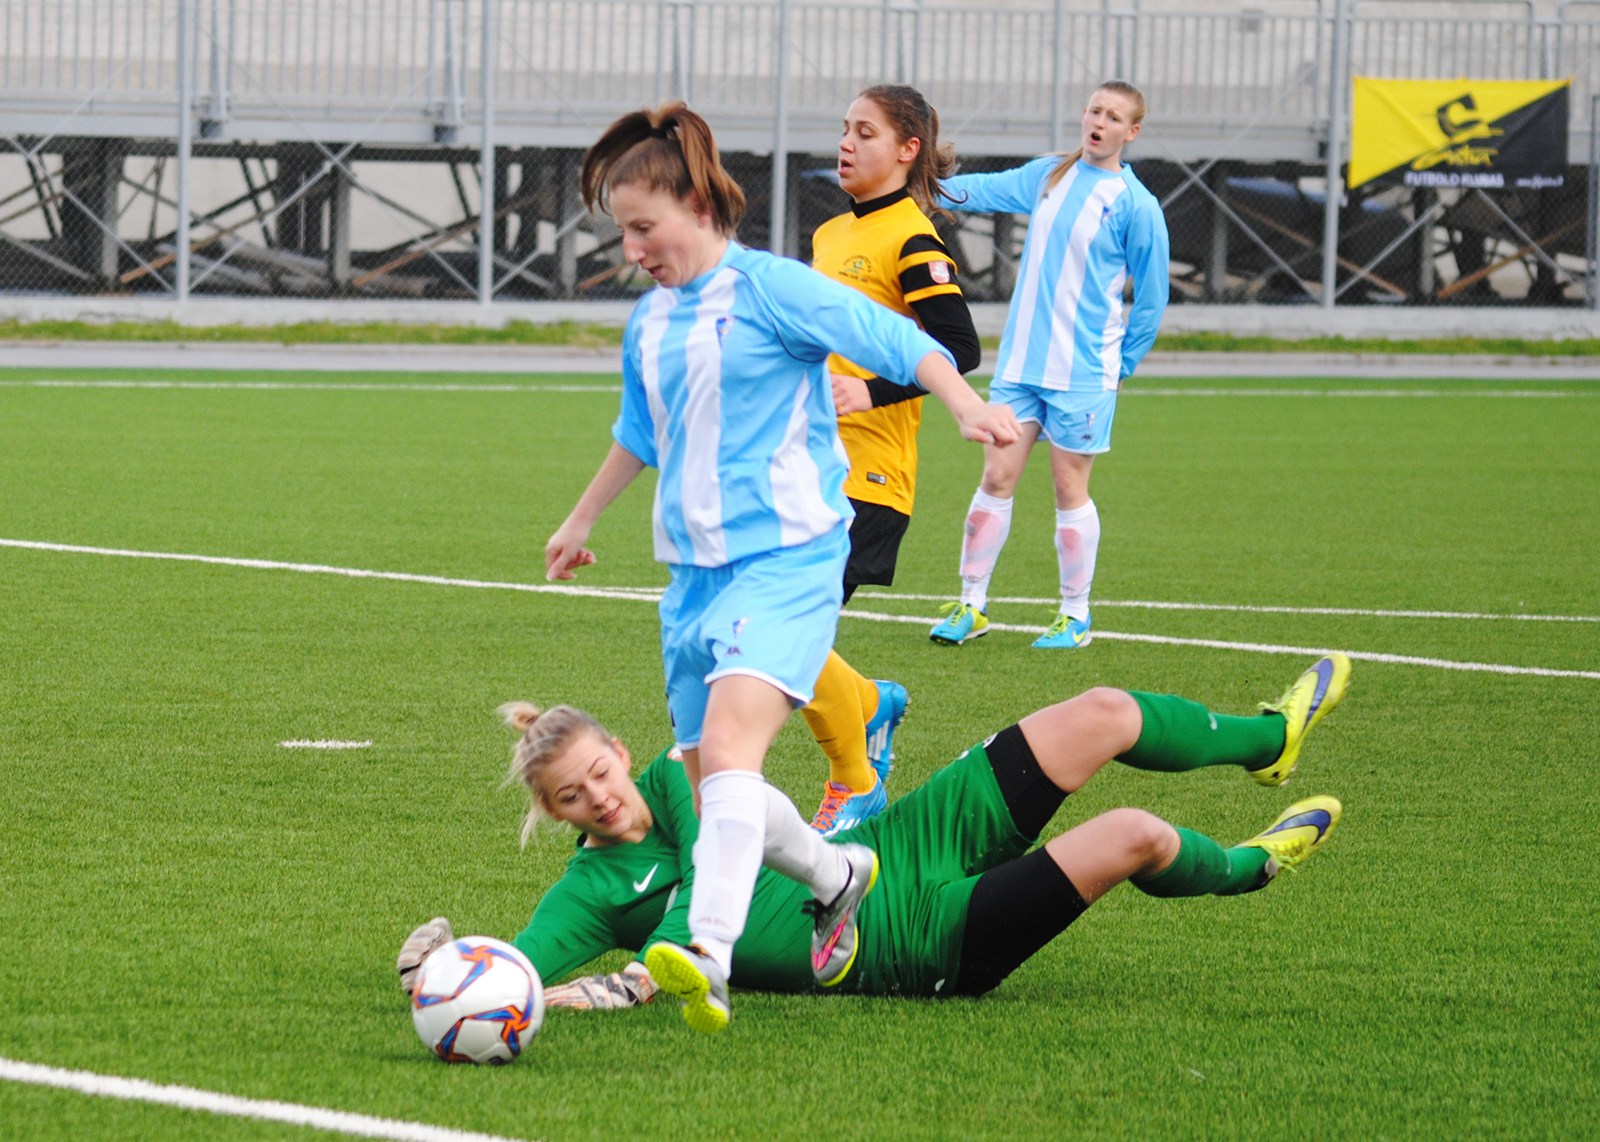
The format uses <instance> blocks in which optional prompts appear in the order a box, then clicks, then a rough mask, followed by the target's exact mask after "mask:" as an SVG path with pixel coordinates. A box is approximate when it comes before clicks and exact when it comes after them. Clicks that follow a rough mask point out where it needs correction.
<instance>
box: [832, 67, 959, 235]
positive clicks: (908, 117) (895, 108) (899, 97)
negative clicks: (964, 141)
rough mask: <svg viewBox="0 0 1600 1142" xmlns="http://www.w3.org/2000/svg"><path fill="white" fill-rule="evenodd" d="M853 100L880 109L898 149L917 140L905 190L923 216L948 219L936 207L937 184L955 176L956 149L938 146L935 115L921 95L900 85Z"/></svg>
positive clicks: (886, 86) (871, 90)
mask: <svg viewBox="0 0 1600 1142" xmlns="http://www.w3.org/2000/svg"><path fill="white" fill-rule="evenodd" d="M856 98H857V99H870V100H872V101H873V102H874V103H876V104H877V105H878V106H879V107H880V108H882V109H883V113H884V114H885V115H886V116H888V119H889V125H890V126H891V127H893V128H894V137H895V141H896V142H897V143H899V144H900V145H901V146H904V145H905V144H906V143H909V142H910V141H911V140H912V139H919V140H921V142H922V146H921V148H920V149H919V150H918V151H917V157H916V158H915V159H913V160H912V161H911V170H910V171H909V172H908V173H907V174H906V190H907V192H908V193H910V195H911V200H912V201H913V202H915V203H916V204H917V205H918V206H920V207H921V208H922V212H923V213H924V214H927V215H932V214H934V213H935V212H937V213H939V214H943V215H944V216H945V217H946V218H949V217H952V215H951V214H950V212H949V211H948V210H946V209H945V208H944V207H942V206H940V205H939V180H940V179H942V178H949V177H950V176H951V175H953V174H955V173H956V148H955V145H954V144H953V143H945V144H944V145H942V146H941V145H940V143H939V113H938V112H937V111H935V110H934V109H933V107H932V105H931V104H929V103H928V101H927V100H926V99H924V98H923V97H922V92H920V91H918V90H917V89H916V88H915V87H905V86H903V85H900V84H894V83H881V84H879V85H877V86H876V87H869V88H867V89H866V90H865V91H863V92H862V93H861V94H860V95H858V96H856Z"/></svg>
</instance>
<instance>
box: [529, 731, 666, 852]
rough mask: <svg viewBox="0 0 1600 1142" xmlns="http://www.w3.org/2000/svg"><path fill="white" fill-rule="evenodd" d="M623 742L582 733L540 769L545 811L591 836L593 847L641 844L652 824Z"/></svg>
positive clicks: (540, 793)
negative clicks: (633, 776) (636, 784)
mask: <svg viewBox="0 0 1600 1142" xmlns="http://www.w3.org/2000/svg"><path fill="white" fill-rule="evenodd" d="M629 764H630V759H629V757H628V751H627V749H626V748H625V747H624V746H623V744H622V743H621V742H620V741H618V740H616V739H615V738H613V739H612V740H611V741H603V740H601V739H600V738H599V737H598V736H596V735H595V734H593V733H588V732H585V733H580V734H578V735H577V737H575V738H574V739H573V741H572V744H571V745H569V746H568V747H567V748H566V749H564V750H563V751H562V752H561V753H560V754H558V755H557V756H556V757H555V758H553V759H552V760H551V761H550V762H549V763H548V764H546V765H545V766H544V768H543V769H542V770H541V771H540V773H539V797H540V800H541V801H542V802H543V803H544V809H545V812H547V813H549V814H550V816H552V817H554V818H555V819H556V820H558V821H565V822H566V823H567V824H569V825H571V826H573V827H574V828H575V829H577V830H578V831H579V832H582V833H584V834H585V835H586V836H588V838H589V844H591V845H615V844H620V843H623V842H633V843H635V844H637V843H638V842H639V841H642V840H644V838H645V834H647V833H648V832H649V831H650V826H651V824H652V823H653V821H652V819H651V816H650V807H649V806H648V805H646V804H645V800H644V797H643V796H641V795H640V793H639V790H638V787H637V786H635V785H634V783H633V778H632V777H630V776H628V767H629Z"/></svg>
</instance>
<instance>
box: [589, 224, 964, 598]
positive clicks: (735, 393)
mask: <svg viewBox="0 0 1600 1142" xmlns="http://www.w3.org/2000/svg"><path fill="white" fill-rule="evenodd" d="M830 353H839V354H840V355H842V356H844V357H846V358H848V359H849V360H851V361H855V362H857V363H859V364H861V365H863V366H865V367H866V368H868V369H871V370H872V371H873V372H875V373H877V374H878V375H879V376H882V377H887V378H888V379H890V380H893V381H897V382H899V383H901V384H909V383H911V382H912V381H913V380H914V379H915V377H916V370H917V366H918V365H919V364H920V363H921V362H922V359H923V358H924V357H926V356H927V355H928V354H929V353H939V354H941V355H943V356H944V357H945V358H946V359H947V360H950V362H951V365H952V366H953V365H954V364H955V361H954V359H952V358H951V357H950V353H949V351H948V350H946V349H945V348H944V347H943V346H941V345H940V344H939V343H938V342H937V341H935V340H934V339H933V338H932V337H929V336H928V335H927V334H926V333H924V332H922V330H920V329H918V328H917V326H916V323H915V322H913V321H910V320H909V319H907V318H904V317H901V316H900V315H899V314H897V313H894V312H892V311H890V310H888V309H885V308H884V307H883V306H881V305H878V304H877V303H876V302H873V301H871V300H869V299H868V298H867V297H866V296H865V295H863V294H860V293H857V292H856V291H855V290H853V289H851V288H850V287H848V286H845V285H841V284H840V283H838V282H836V281H833V280H832V279H830V278H827V277H825V276H823V275H822V274H820V273H818V272H817V271H815V270H813V269H811V268H810V267H809V266H806V265H803V264H802V263H800V262H797V261H794V260H792V259H789V258H780V257H777V256H776V255H773V254H769V253H767V252H765V251H763V250H747V249H745V248H744V247H742V246H740V245H739V244H738V243H736V242H730V243H728V251H727V253H726V254H725V255H724V256H723V258H722V260H721V261H719V262H718V263H717V265H716V266H715V267H714V268H713V269H711V270H708V271H707V272H706V273H704V274H701V275H700V276H699V277H697V278H695V279H694V280H693V281H691V282H689V283H687V284H686V285H683V286H679V287H678V288H676V289H668V288H666V287H664V286H658V287H657V288H655V289H653V290H651V291H650V292H649V293H647V294H645V295H644V297H643V298H641V299H640V300H639V304H638V305H637V306H636V307H635V308H634V311H633V316H632V317H631V318H629V320H628V328H627V331H626V333H625V334H624V335H623V341H622V413H621V415H620V416H619V417H618V418H617V422H616V425H615V426H614V427H613V428H612V436H613V437H614V438H615V439H616V441H617V443H618V444H620V445H622V447H624V448H626V449H627V450H628V451H629V452H631V453H633V455H635V456H637V457H638V458H639V459H640V460H642V461H644V462H645V463H646V464H648V465H650V466H651V467H654V468H656V469H659V472H660V474H659V476H658V477H657V479H656V495H655V510H654V523H655V551H656V559H657V560H659V561H660V562H662V563H687V564H693V565H694V566H697V567H721V566H723V565H724V564H727V563H732V562H734V561H735V560H738V559H743V558H746V557H747V556H751V555H757V554H760V553H762V552H767V551H774V550H777V549H778V548H783V547H797V546H799V545H800V544H803V543H808V542H810V541H811V540H813V539H816V538H818V537H819V536H822V535H825V534H827V533H828V532H829V531H831V530H832V529H833V528H835V527H837V526H838V525H839V524H840V522H842V521H844V520H848V519H851V518H853V516H854V514H855V513H854V512H853V511H852V509H851V507H850V501H849V500H848V499H847V498H846V497H845V494H844V491H843V485H844V478H845V474H846V472H847V471H848V470H849V461H848V459H847V458H846V456H845V451H844V447H843V445H841V444H840V443H839V426H838V418H837V415H836V414H835V412H834V407H833V387H832V385H831V384H830V382H829V380H828V365H827V362H828V355H829V354H830Z"/></svg>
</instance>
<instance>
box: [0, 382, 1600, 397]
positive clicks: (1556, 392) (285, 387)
mask: <svg viewBox="0 0 1600 1142" xmlns="http://www.w3.org/2000/svg"><path fill="white" fill-rule="evenodd" d="M0 388H41V389H261V390H278V391H285V392H292V391H295V390H306V391H327V392H423V393H620V392H621V391H622V386H621V385H578V384H566V385H496V384H428V383H423V384H412V385H408V384H389V383H383V382H373V383H360V382H317V381H312V382H295V381H139V380H92V381H91V380H83V381H79V380H23V381H12V380H0ZM1122 395H1123V396H1130V397H1141V396H1143V397H1511V398H1521V397H1541V398H1542V397H1593V396H1600V389H1578V390H1573V389H1219V388H1210V389H1180V388H1165V389H1152V388H1143V387H1138V386H1136V387H1134V388H1130V389H1127V390H1125V391H1124V392H1123V393H1122Z"/></svg>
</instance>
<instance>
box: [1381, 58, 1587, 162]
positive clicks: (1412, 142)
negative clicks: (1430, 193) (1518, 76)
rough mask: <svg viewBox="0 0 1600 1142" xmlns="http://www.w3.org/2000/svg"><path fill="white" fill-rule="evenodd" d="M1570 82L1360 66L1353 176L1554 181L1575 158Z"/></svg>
mask: <svg viewBox="0 0 1600 1142" xmlns="http://www.w3.org/2000/svg"><path fill="white" fill-rule="evenodd" d="M1571 82H1572V81H1571V80H1567V79H1562V80H1468V79H1371V78H1366V77H1360V76H1358V77H1357V78H1356V80H1355V99H1354V104H1353V115H1352V119H1351V146H1350V174H1349V185H1350V186H1352V187H1356V186H1360V185H1362V184H1363V183H1367V182H1371V181H1373V180H1374V179H1381V180H1383V181H1384V182H1388V183H1399V184H1402V185H1407V186H1479V187H1504V186H1512V185H1523V186H1528V185H1532V186H1547V185H1552V183H1551V182H1550V181H1549V180H1550V179H1551V178H1555V179H1557V180H1559V179H1560V177H1561V175H1562V174H1563V173H1564V172H1565V170H1566V165H1567V118H1568V115H1567V94H1568V90H1569V88H1570V87H1571ZM1553 185H1557V186H1559V185H1560V182H1559V181H1557V182H1555V183H1554V184H1553Z"/></svg>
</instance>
